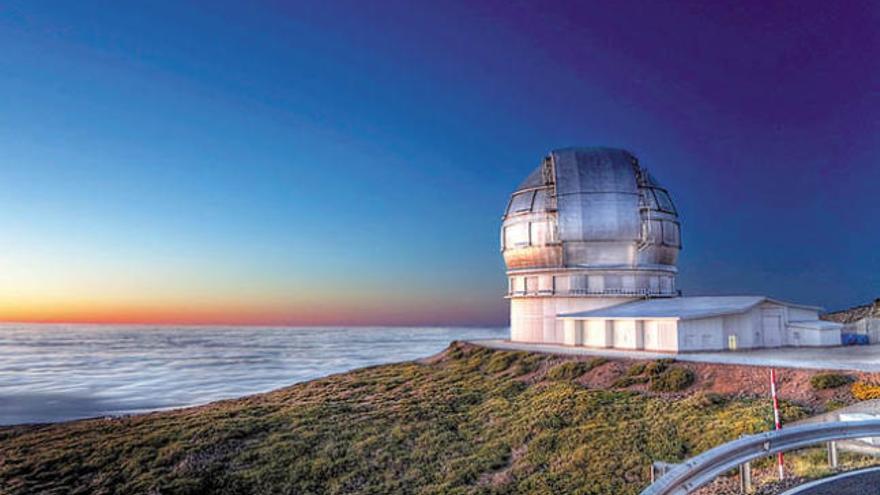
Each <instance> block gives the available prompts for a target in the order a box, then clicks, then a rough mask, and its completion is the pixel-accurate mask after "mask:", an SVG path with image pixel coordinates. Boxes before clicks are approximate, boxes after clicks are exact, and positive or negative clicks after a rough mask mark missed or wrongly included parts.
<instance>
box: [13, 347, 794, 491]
mask: <svg viewBox="0 0 880 495" xmlns="http://www.w3.org/2000/svg"><path fill="white" fill-rule="evenodd" d="M559 359H560V358H552V357H547V356H541V355H530V354H525V353H512V352H500V351H490V350H486V349H479V348H474V347H470V346H464V345H460V344H454V345H453V347H452V348H451V349H450V350H449V351H448V352H447V353H446V355H445V357H444V359H441V360H438V361H436V362H432V363H429V364H428V363H421V364H420V363H402V364H394V365H387V366H378V367H372V368H366V369H361V370H357V371H353V372H350V373H345V374H340V375H335V376H331V377H327V378H324V379H320V380H316V381H313V382H309V383H304V384H299V385H295V386H292V387H289V388H286V389H282V390H278V391H275V392H271V393H267V394H261V395H256V396H251V397H247V398H243V399H238V400H231V401H223V402H218V403H214V404H211V405H208V406H204V407H199V408H191V409H185V410H180V411H171V412H162V413H153V414H148V415H142V416H134V417H130V418H123V419H116V420H87V421H76V422H70V423H63V424H57V425H48V426H38V427H14V428H6V429H0V493H10V494H19V493H126V494H135V493H162V494H167V493H205V492H209V493H229V494H232V493H272V494H276V493H295V494H307V493H338V494H343V493H345V494H348V493H375V494H386V493H436V494H440V493H485V494H501V493H538V494H541V493H547V494H550V493H554V494H555V493H581V494H600V493H601V494H634V493H638V491H639V489H640V488H643V487H644V486H645V484H646V479H647V476H648V466H649V464H650V462H651V461H652V460H654V459H666V460H679V459H682V458H685V457H688V456H690V455H693V454H694V453H696V452H699V451H702V450H704V449H707V448H709V447H712V446H714V445H716V444H718V443H720V442H722V441H724V440H729V439H733V438H736V437H738V436H740V435H741V434H743V433H746V432H755V431H758V430H762V429H765V428H767V426H768V422H767V418H768V417H769V415H768V410H767V403H766V401H762V400H751V399H748V398H742V397H740V398H733V397H729V398H719V397H717V396H706V395H704V394H695V395H690V396H670V395H666V396H658V395H648V394H644V393H636V392H626V391H606V390H589V389H586V388H584V387H583V386H581V385H578V384H577V383H575V381H574V380H573V379H571V378H570V377H569V376H567V375H568V374H563V375H565V376H563V378H561V379H558V380H550V379H548V378H547V376H546V375H547V373H546V372H547V371H548V368H550V367H551V366H557V364H556V363H558V361H559ZM551 369H552V368H551ZM569 374H570V373H569ZM557 375H558V374H557ZM786 414H787V415H788V416H789V417H790V418H793V417H796V416H801V415H802V414H803V410H801V409H800V408H798V407H796V406H792V405H789V406H787V410H786Z"/></svg>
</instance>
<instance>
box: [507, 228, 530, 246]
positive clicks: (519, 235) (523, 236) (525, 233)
mask: <svg viewBox="0 0 880 495" xmlns="http://www.w3.org/2000/svg"><path fill="white" fill-rule="evenodd" d="M528 245H529V224H528V222H524V223H515V224H513V225H508V226H507V227H504V247H505V248H506V249H511V248H516V247H523V246H528Z"/></svg>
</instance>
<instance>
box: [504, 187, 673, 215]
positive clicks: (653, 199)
mask: <svg viewBox="0 0 880 495" xmlns="http://www.w3.org/2000/svg"><path fill="white" fill-rule="evenodd" d="M639 191H640V193H641V198H642V204H643V205H644V206H646V207H648V208H650V209H652V210H658V211H665V212H667V213H672V214H673V215H676V214H677V212H676V210H675V205H674V204H673V203H672V198H670V197H669V193H667V192H666V191H664V190H663V189H653V188H647V187H644V188H640V189H639ZM550 208H552V196H551V191H550V189H537V190H532V191H525V192H521V193H517V194H514V195H513V196H512V197H511V198H510V202H509V203H508V205H507V211H506V212H505V213H506V214H507V215H513V214H516V213H527V212H530V211H538V212H540V211H546V210H547V209H550Z"/></svg>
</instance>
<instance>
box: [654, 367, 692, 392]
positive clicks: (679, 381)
mask: <svg viewBox="0 0 880 495" xmlns="http://www.w3.org/2000/svg"><path fill="white" fill-rule="evenodd" d="M694 378H695V377H694V372H693V371H691V370H689V369H687V368H680V367H672V368H668V369H667V370H666V371H664V372H662V373H661V374H659V375H657V376H655V377H653V378H652V379H651V390H653V391H654V392H680V391H682V390H684V389H686V388H688V387H690V386H691V385H693V383H694Z"/></svg>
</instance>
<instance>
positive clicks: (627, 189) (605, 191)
mask: <svg viewBox="0 0 880 495" xmlns="http://www.w3.org/2000/svg"><path fill="white" fill-rule="evenodd" d="M680 250H681V233H680V225H679V222H678V214H677V212H676V210H675V206H674V204H673V202H672V199H671V198H670V196H669V192H668V191H667V190H666V189H665V188H664V187H663V186H661V185H660V183H659V182H657V180H655V179H654V178H653V177H652V176H651V175H650V174H649V173H648V171H647V170H646V169H644V168H642V167H641V166H640V165H639V162H638V159H637V158H636V157H635V156H633V155H632V154H631V153H629V152H627V151H624V150H621V149H614V148H565V149H560V150H555V151H552V152H550V153H549V154H548V155H547V156H546V157H545V158H544V160H543V161H542V163H541V164H540V166H538V168H536V169H535V170H534V171H533V172H532V173H531V174H530V175H529V176H528V177H527V178H526V179H525V181H523V182H522V184H520V185H519V187H517V189H516V190H515V191H514V192H513V194H512V195H511V196H510V200H509V201H508V204H507V209H506V210H505V213H504V217H503V224H502V228H501V252H502V255H503V257H504V262H505V264H506V265H507V269H508V276H509V290H508V297H509V298H511V326H512V332H513V335H514V337H515V336H516V334H517V327H519V328H520V329H521V330H523V332H525V333H524V334H523V335H522V339H520V340H541V341H548V340H550V341H552V340H555V339H554V338H553V336H552V335H548V334H547V332H549V331H550V330H548V329H547V328H546V327H548V326H557V325H556V323H555V321H554V320H555V315H556V314H557V313H558V312H561V311H567V310H574V311H580V310H588V309H596V308H599V307H604V306H609V305H612V304H620V303H621V302H625V301H622V300H621V298H630V299H634V298H645V297H672V296H675V295H677V291H676V288H675V274H676V271H677V270H676V262H677V259H678V253H679V251H680ZM551 316H552V318H551ZM541 326H543V327H544V330H543V332H544V334H543V335H537V334H536V332H538V331H539V329H538V327H541ZM526 327H529V329H527V328H526ZM560 338H561V337H560ZM514 340H517V339H516V338H514Z"/></svg>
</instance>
